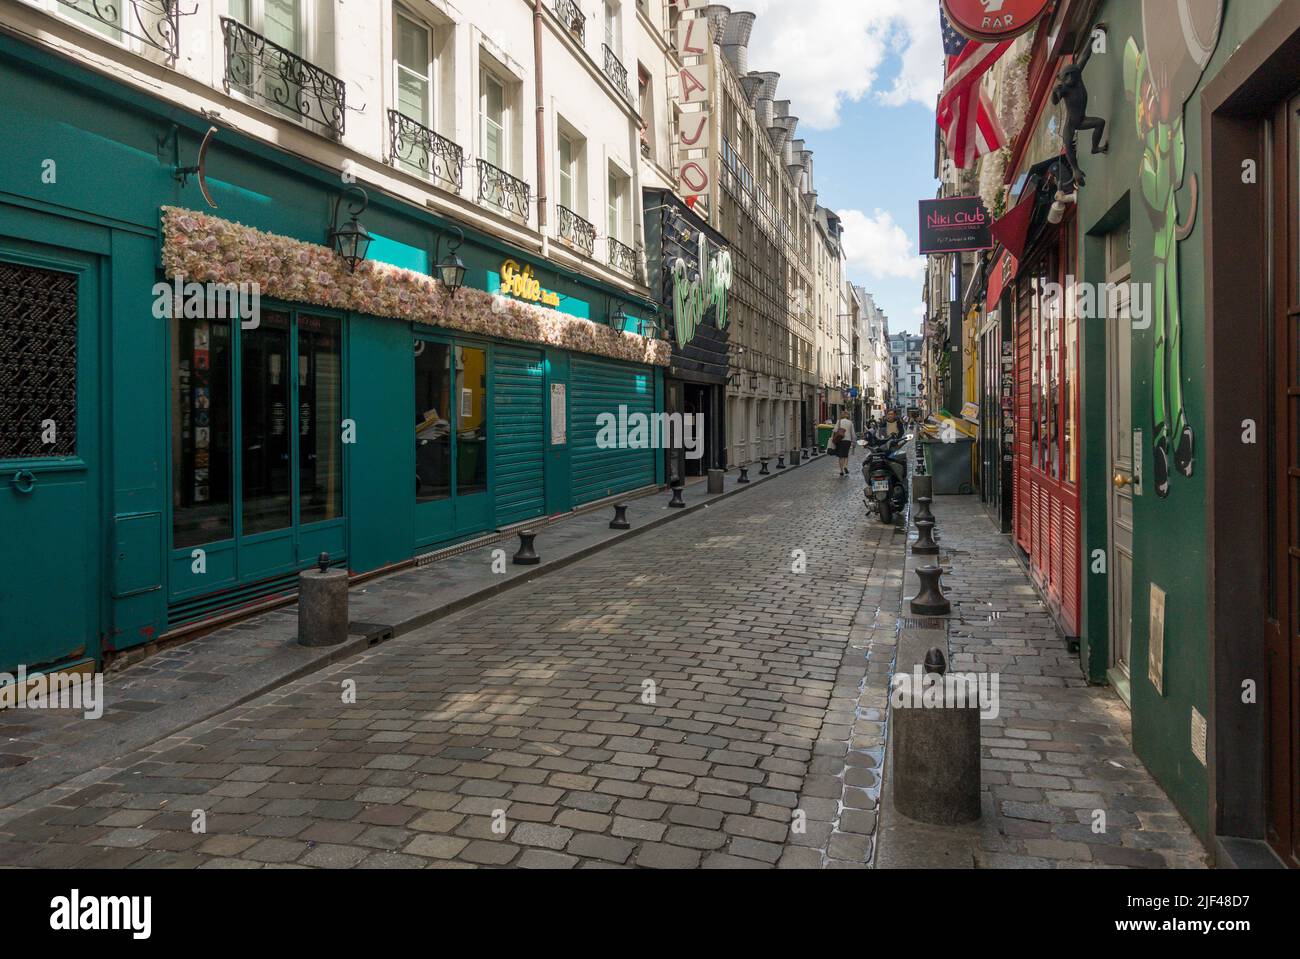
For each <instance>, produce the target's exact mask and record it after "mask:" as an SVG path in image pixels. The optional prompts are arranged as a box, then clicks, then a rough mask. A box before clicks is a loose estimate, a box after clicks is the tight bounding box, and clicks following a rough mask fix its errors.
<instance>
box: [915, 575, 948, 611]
mask: <svg viewBox="0 0 1300 959" xmlns="http://www.w3.org/2000/svg"><path fill="white" fill-rule="evenodd" d="M916 575H917V577H918V578H920V580H921V591H920V592H919V593H917V594H916V595H915V596H913V597H912V599H911V607H912V613H913V615H915V616H947V615H948V614H949V613H951V612H952V603H950V602H948V598H947V597H946V596H944V595H943V586H942V585H941V583H940V579H941V577H942V576H943V570H942V569H940V568H939V567H938V566H922V567H920V568H919V569H917V571H916Z"/></svg>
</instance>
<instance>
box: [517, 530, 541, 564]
mask: <svg viewBox="0 0 1300 959" xmlns="http://www.w3.org/2000/svg"><path fill="white" fill-rule="evenodd" d="M535 539H537V533H536V531H534V530H531V529H523V530H520V531H519V552H517V553H515V565H516V566H536V565H537V564H538V563H540V562H541V561H542V558H541V557H540V556H538V555H537V550H536V549H535V548H534V546H533V541H534V540H535Z"/></svg>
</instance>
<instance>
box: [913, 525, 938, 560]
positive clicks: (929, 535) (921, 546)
mask: <svg viewBox="0 0 1300 959" xmlns="http://www.w3.org/2000/svg"><path fill="white" fill-rule="evenodd" d="M916 534H917V535H916V542H915V543H913V544H912V555H913V556H938V555H939V544H938V543H936V542H935V541H934V520H932V519H920V518H918V519H917V520H916Z"/></svg>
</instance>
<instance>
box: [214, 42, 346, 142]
mask: <svg viewBox="0 0 1300 959" xmlns="http://www.w3.org/2000/svg"><path fill="white" fill-rule="evenodd" d="M221 32H222V34H223V35H224V36H225V45H226V75H225V86H226V89H227V90H232V89H233V90H238V91H239V92H240V93H242V94H243V95H244V96H246V97H249V98H251V99H254V100H258V101H260V102H263V103H265V104H267V105H269V106H271V107H272V108H274V109H277V110H280V111H282V112H285V113H288V114H290V115H292V116H296V117H298V118H299V119H301V120H306V121H309V122H311V123H317V124H320V125H321V126H323V127H325V128H327V129H328V130H329V131H331V132H332V133H333V134H334V135H336V136H339V137H341V136H343V129H344V118H345V116H346V114H347V92H346V91H347V88H346V87H345V85H344V83H343V81H342V80H340V79H339V78H338V77H336V76H334V75H333V74H332V73H328V72H326V71H325V70H322V69H321V68H320V67H318V66H316V65H315V64H313V63H309V62H308V61H307V60H304V59H303V58H302V57H300V56H298V54H296V53H294V52H293V51H292V50H286V49H285V48H284V47H282V46H280V45H279V44H277V43H274V42H272V41H271V40H268V39H266V37H264V36H262V35H261V34H260V33H254V32H253V31H252V30H250V29H248V27H246V26H244V25H243V24H242V23H240V22H239V21H238V20H232V19H230V18H229V17H222V18H221Z"/></svg>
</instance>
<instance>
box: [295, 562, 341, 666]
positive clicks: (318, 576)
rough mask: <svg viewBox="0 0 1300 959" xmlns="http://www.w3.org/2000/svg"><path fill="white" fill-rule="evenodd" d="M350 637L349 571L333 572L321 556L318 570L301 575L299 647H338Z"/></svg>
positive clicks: (339, 570)
mask: <svg viewBox="0 0 1300 959" xmlns="http://www.w3.org/2000/svg"><path fill="white" fill-rule="evenodd" d="M347 638H348V572H347V570H345V569H330V557H329V553H321V554H320V559H319V560H318V561H317V568H316V569H309V570H306V571H304V572H302V573H299V574H298V645H299V646H338V645H339V644H340V643H342V642H344V641H345V640H346V639H347Z"/></svg>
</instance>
